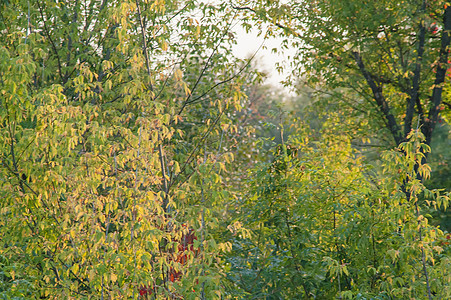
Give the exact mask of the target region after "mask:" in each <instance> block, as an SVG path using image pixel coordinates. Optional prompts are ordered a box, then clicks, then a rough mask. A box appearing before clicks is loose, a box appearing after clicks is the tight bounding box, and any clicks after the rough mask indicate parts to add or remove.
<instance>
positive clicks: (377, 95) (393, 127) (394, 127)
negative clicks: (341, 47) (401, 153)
mask: <svg viewBox="0 0 451 300" xmlns="http://www.w3.org/2000/svg"><path fill="white" fill-rule="evenodd" d="M352 55H353V56H354V59H355V62H356V63H357V66H358V67H359V69H360V72H361V73H362V75H363V77H364V78H365V80H366V82H367V83H368V85H369V86H370V88H371V91H372V92H373V96H374V100H375V101H376V103H377V106H378V107H379V109H380V111H381V112H382V114H383V115H384V117H385V119H386V121H387V126H388V129H389V130H390V132H391V134H392V135H393V138H394V140H395V142H396V145H399V144H400V143H401V141H402V136H401V134H400V132H399V126H398V124H397V122H396V119H395V117H394V116H393V114H392V112H391V110H390V107H389V106H388V103H387V100H385V98H384V95H382V86H381V85H378V84H377V83H376V81H375V80H374V78H373V76H372V75H371V74H370V73H369V72H368V70H367V69H366V67H365V64H364V63H363V60H362V57H361V55H360V53H358V52H356V51H353V52H352Z"/></svg>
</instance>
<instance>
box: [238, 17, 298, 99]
mask: <svg viewBox="0 0 451 300" xmlns="http://www.w3.org/2000/svg"><path fill="white" fill-rule="evenodd" d="M233 29H234V30H235V31H236V32H237V35H236V36H237V44H236V45H234V47H233V52H234V55H235V56H237V57H238V58H242V59H245V58H249V57H250V56H252V55H253V54H254V53H255V51H257V50H258V49H259V47H260V45H261V44H262V43H263V42H264V46H266V49H264V48H263V47H262V48H260V50H258V53H257V55H256V59H257V60H258V62H259V66H260V65H262V67H263V71H266V72H267V73H268V78H267V80H266V83H270V84H272V85H274V86H277V87H280V88H281V89H283V90H284V91H285V92H286V93H287V94H292V92H291V91H290V90H289V89H288V88H284V87H283V85H282V84H280V81H282V80H284V79H285V78H286V77H287V76H288V75H289V73H290V70H289V68H286V70H285V72H284V73H282V74H280V73H279V72H278V71H277V69H276V63H277V62H280V63H282V62H283V61H284V59H286V58H287V57H288V56H293V55H294V54H295V50H294V49H288V50H286V51H284V54H283V55H282V54H277V53H273V52H272V51H271V50H272V49H273V48H278V47H279V46H280V44H281V43H282V39H280V38H268V39H266V40H265V39H264V38H263V37H262V36H260V37H259V36H258V34H257V32H258V31H257V30H252V31H251V32H249V33H246V31H245V30H244V29H243V28H241V27H240V26H239V24H237V25H236V26H234V28H233ZM284 65H286V64H284Z"/></svg>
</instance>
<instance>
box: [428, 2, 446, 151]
mask: <svg viewBox="0 0 451 300" xmlns="http://www.w3.org/2000/svg"><path fill="white" fill-rule="evenodd" d="M443 24H444V28H443V33H442V44H441V46H440V58H439V63H438V65H437V72H436V73H435V74H436V75H435V81H434V85H433V90H432V97H431V104H430V108H429V113H428V118H427V119H426V121H425V123H424V126H423V127H422V132H423V134H424V135H425V137H426V144H428V145H430V144H431V140H432V132H433V131H434V128H435V125H436V124H437V121H438V113H439V112H440V103H441V102H442V92H443V84H444V82H445V75H446V70H447V67H448V52H449V49H448V47H449V44H450V40H451V38H450V31H451V6H448V7H447V8H446V9H445V13H444V15H443Z"/></svg>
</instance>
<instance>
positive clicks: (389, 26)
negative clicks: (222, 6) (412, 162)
mask: <svg viewBox="0 0 451 300" xmlns="http://www.w3.org/2000/svg"><path fill="white" fill-rule="evenodd" d="M235 8H236V9H238V10H240V11H244V12H251V15H250V16H249V14H247V16H248V18H254V19H256V20H259V21H260V22H261V21H266V22H268V23H270V24H272V25H273V28H272V32H275V33H274V34H279V32H281V33H282V34H285V36H286V37H287V38H286V40H285V41H284V43H283V45H282V46H283V47H288V46H289V45H291V46H293V47H296V48H297V49H298V50H299V53H298V55H297V56H296V57H294V58H293V59H292V61H291V62H292V67H293V69H294V70H295V71H294V73H295V75H298V76H299V77H302V78H305V79H306V80H307V81H308V83H309V84H311V85H312V86H313V87H318V86H319V85H320V86H321V89H325V90H331V91H339V92H338V93H337V94H336V97H333V98H332V99H333V101H336V102H338V101H341V102H344V103H346V102H348V103H347V104H348V105H349V104H350V105H351V107H352V108H354V109H357V110H359V111H361V112H362V113H363V114H362V115H361V116H362V117H363V118H365V119H369V120H370V122H371V124H372V125H374V128H373V131H376V130H377V129H376V128H378V127H381V126H382V127H384V128H385V132H386V133H388V134H390V136H391V137H392V145H399V144H400V143H402V142H404V141H405V140H406V139H407V135H408V134H409V133H410V131H411V129H412V128H417V127H418V128H421V130H422V132H423V134H424V135H425V137H426V144H428V145H431V140H432V136H433V133H434V129H435V127H436V125H437V123H438V122H439V120H440V117H439V115H440V112H442V116H443V117H445V116H446V115H447V114H449V109H450V107H449V103H448V102H447V100H446V101H444V100H443V96H444V93H443V91H444V90H447V89H448V86H449V82H448V80H447V75H446V74H447V70H448V53H449V51H448V47H449V44H450V33H449V31H450V30H451V7H450V5H449V4H448V3H447V2H443V1H426V0H425V1H409V2H405V1H397V0H395V1H364V2H362V1H292V2H288V3H285V2H282V1H258V2H254V3H253V4H252V6H248V5H245V4H243V5H241V3H240V1H237V2H236V4H235ZM276 29H281V31H276ZM339 88H341V90H338V89H339ZM349 101H350V103H349Z"/></svg>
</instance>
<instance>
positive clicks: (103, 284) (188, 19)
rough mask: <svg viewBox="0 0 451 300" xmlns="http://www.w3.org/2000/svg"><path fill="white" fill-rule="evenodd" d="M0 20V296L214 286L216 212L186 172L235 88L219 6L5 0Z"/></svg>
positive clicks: (164, 294)
mask: <svg viewBox="0 0 451 300" xmlns="http://www.w3.org/2000/svg"><path fill="white" fill-rule="evenodd" d="M0 18H1V20H2V21H1V22H0V52H1V57H2V60H1V61H0V101H1V102H0V136H1V137H0V160H1V168H0V178H1V181H0V197H1V198H2V199H3V200H2V203H1V209H0V211H1V221H0V236H1V239H2V245H1V247H0V255H1V258H2V264H1V271H2V278H1V290H0V293H2V296H4V297H22V298H26V299H29V298H34V297H36V298H39V297H50V298H72V297H76V298H80V297H87V298H90V297H97V298H101V299H103V298H115V299H119V298H127V299H129V298H136V297H138V296H139V297H143V296H146V295H147V296H149V297H153V296H157V297H158V298H165V299H167V298H180V297H186V298H190V297H191V298H194V297H196V295H197V296H199V295H200V297H201V298H203V299H206V298H211V297H212V295H217V294H218V293H220V286H219V285H218V284H217V283H218V280H219V273H218V272H217V271H214V270H217V268H218V263H219V262H220V259H219V257H218V255H219V252H220V251H221V250H219V249H225V246H226V245H225V244H217V243H215V241H214V232H215V229H214V228H215V226H217V223H215V222H210V220H209V219H208V218H209V216H210V215H212V214H214V213H215V211H216V208H217V207H218V206H219V205H218V202H215V199H212V198H204V200H203V204H204V206H205V207H209V208H211V210H212V211H213V212H212V213H211V214H209V213H208V212H205V211H203V210H201V209H199V208H198V205H199V203H197V202H196V201H195V200H196V199H194V197H195V196H196V195H198V191H199V190H202V186H201V185H200V184H199V182H198V181H191V182H190V181H189V179H190V178H191V177H192V176H193V174H195V173H196V172H199V168H200V166H203V167H204V168H208V167H210V166H211V165H215V164H218V163H222V157H221V159H220V160H219V161H218V160H204V159H203V158H204V156H206V155H207V154H208V153H207V152H212V151H216V149H217V145H216V144H217V143H218V140H219V136H220V130H218V128H219V126H220V124H221V123H223V122H226V121H227V111H229V110H231V109H233V107H234V106H236V105H238V104H239V103H240V99H241V96H242V94H241V92H240V80H241V79H240V78H241V73H240V70H239V69H237V68H236V65H239V63H238V62H236V61H234V60H232V59H230V58H229V53H230V45H231V43H232V42H233V34H232V33H231V31H230V26H231V20H232V19H233V15H231V14H230V10H228V9H227V7H226V6H224V5H222V6H218V7H215V6H212V5H209V4H204V3H202V2H198V1H163V2H162V1H140V0H135V1H57V2H55V1H46V0H40V1H22V0H12V1H1V2H0ZM194 122H195V123H194ZM224 130H226V129H224ZM212 149H214V150H212ZM199 160H200V161H203V162H204V163H203V164H198V161H199ZM215 171H216V172H214V173H212V174H208V175H209V176H213V178H216V177H217V176H218V175H217V174H218V173H219V172H221V170H218V169H215ZM215 176H216V177H215ZM216 182H218V181H216ZM192 184H197V186H196V185H192ZM207 195H208V194H207ZM218 201H219V199H218ZM200 218H202V220H206V221H205V222H204V221H202V222H198V220H199V219H200ZM193 235H194V236H195V237H196V239H195V238H190V242H189V243H190V245H191V246H189V247H188V246H186V245H184V243H185V242H184V241H186V237H187V236H188V237H193ZM180 252H181V253H180ZM151 293H152V296H151V295H150V294H151ZM138 294H141V295H138Z"/></svg>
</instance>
